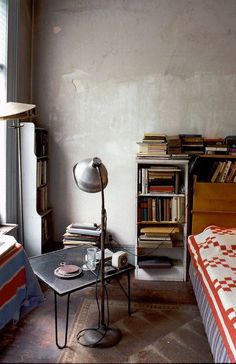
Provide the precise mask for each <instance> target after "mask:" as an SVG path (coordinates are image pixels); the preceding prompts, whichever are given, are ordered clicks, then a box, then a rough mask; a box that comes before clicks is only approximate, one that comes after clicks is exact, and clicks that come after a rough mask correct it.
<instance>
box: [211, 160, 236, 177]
mask: <svg viewBox="0 0 236 364" xmlns="http://www.w3.org/2000/svg"><path fill="white" fill-rule="evenodd" d="M212 172H213V174H212V177H211V179H210V180H209V181H210V182H218V183H224V182H226V183H230V182H234V176H235V174H236V161H231V160H225V161H218V162H217V163H213V165H212ZM212 172H211V173H212Z"/></svg>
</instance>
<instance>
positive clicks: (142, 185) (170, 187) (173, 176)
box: [138, 166, 181, 194]
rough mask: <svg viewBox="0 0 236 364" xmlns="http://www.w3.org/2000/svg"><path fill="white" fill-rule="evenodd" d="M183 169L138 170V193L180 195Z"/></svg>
mask: <svg viewBox="0 0 236 364" xmlns="http://www.w3.org/2000/svg"><path fill="white" fill-rule="evenodd" d="M180 172H181V169H180V168H178V167H176V166H150V167H140V168H139V170H138V191H139V193H141V194H147V193H154V192H156V193H158V192H165V193H178V192H179V187H180V176H179V174H180Z"/></svg>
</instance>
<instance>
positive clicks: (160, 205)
mask: <svg viewBox="0 0 236 364" xmlns="http://www.w3.org/2000/svg"><path fill="white" fill-rule="evenodd" d="M184 220H185V198H184V196H173V197H160V196H158V197H156V196H155V197H154V196H152V197H144V196H142V197H140V198H139V200H138V222H145V221H146V222H147V221H149V222H151V221H153V222H155V221H167V222H178V223H182V222H184Z"/></svg>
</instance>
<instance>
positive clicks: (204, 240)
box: [188, 225, 236, 363]
mask: <svg viewBox="0 0 236 364" xmlns="http://www.w3.org/2000/svg"><path fill="white" fill-rule="evenodd" d="M188 249H189V252H190V255H191V258H192V262H193V265H194V267H195V269H196V270H197V272H198V273H199V278H200V280H201V281H202V285H203V288H204V290H205V293H206V295H207V298H208V302H209V304H210V307H211V309H212V312H213V314H214V316H215V319H216V323H217V325H218V328H219V330H220V333H221V336H222V340H223V342H224V345H225V348H226V350H227V353H228V355H229V358H230V360H231V362H232V363H235V362H236V228H223V227H219V226H215V225H212V226H208V227H207V228H206V229H204V230H203V232H202V233H200V234H198V235H190V236H189V238H188Z"/></svg>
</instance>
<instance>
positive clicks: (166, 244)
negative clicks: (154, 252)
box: [138, 240, 173, 249]
mask: <svg viewBox="0 0 236 364" xmlns="http://www.w3.org/2000/svg"><path fill="white" fill-rule="evenodd" d="M172 246H173V244H172V240H167V241H165V240H164V241H163V240H160V241H157V240H154V241H150V240H139V241H138V247H139V248H152V249H155V248H172Z"/></svg>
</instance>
